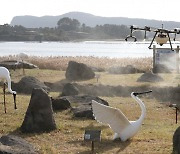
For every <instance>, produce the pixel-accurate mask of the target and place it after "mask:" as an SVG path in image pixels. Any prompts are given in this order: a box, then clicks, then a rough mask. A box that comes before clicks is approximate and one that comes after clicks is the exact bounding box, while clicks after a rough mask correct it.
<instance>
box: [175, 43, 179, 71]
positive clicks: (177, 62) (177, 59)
mask: <svg viewBox="0 0 180 154" xmlns="http://www.w3.org/2000/svg"><path fill="white" fill-rule="evenodd" d="M176 70H177V73H178V74H179V46H177V49H176Z"/></svg>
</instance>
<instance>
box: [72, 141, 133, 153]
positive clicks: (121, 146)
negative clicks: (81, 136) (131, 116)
mask: <svg viewBox="0 0 180 154" xmlns="http://www.w3.org/2000/svg"><path fill="white" fill-rule="evenodd" d="M69 143H70V144H75V145H77V144H80V145H81V146H85V147H87V148H86V150H85V151H80V152H78V153H79V154H89V153H92V149H91V147H92V143H91V142H87V141H71V142H69ZM130 144H131V140H128V141H126V142H122V141H120V140H118V141H113V140H107V139H102V140H101V141H100V142H94V153H104V152H108V151H110V150H112V149H116V150H114V152H115V153H121V152H123V151H124V150H125V149H126V147H128V146H129V145H130ZM87 149H89V150H87Z"/></svg>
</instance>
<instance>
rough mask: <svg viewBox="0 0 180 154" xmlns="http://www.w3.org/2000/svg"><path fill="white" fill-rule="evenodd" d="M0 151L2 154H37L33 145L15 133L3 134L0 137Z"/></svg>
mask: <svg viewBox="0 0 180 154" xmlns="http://www.w3.org/2000/svg"><path fill="white" fill-rule="evenodd" d="M0 153H2V154H23V153H26V154H38V152H37V151H36V149H35V147H34V146H33V145H31V144H30V143H28V142H27V141H26V140H24V139H22V138H21V137H18V136H15V135H5V136H2V137H1V138H0Z"/></svg>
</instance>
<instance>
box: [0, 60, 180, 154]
mask: <svg viewBox="0 0 180 154" xmlns="http://www.w3.org/2000/svg"><path fill="white" fill-rule="evenodd" d="M39 58H40V57H39ZM76 58H77V57H76ZM76 58H74V59H76ZM47 59H51V57H48V58H47ZM47 59H42V61H41V63H44V62H46V61H48V60H47ZM52 59H54V60H55V58H52ZM60 59H61V60H62V59H63V60H64V61H63V60H62V61H63V62H64V64H62V65H58V67H59V68H60V69H59V70H61V69H62V68H63V69H62V70H64V68H66V67H67V63H68V61H69V60H70V58H68V57H67V58H65V57H61V58H60ZM60 59H58V58H57V61H60ZM72 59H73V57H72ZM77 59H78V58H77ZM77 59H76V60H77ZM79 59H81V57H79ZM79 59H78V60H79ZM82 59H83V58H82ZM90 59H91V60H94V62H96V60H97V59H96V58H94V57H91V58H90ZM32 60H33V59H32ZM86 60H87V61H86ZM110 60H111V59H110ZM37 61H38V60H37ZM39 61H40V60H39ZM62 61H61V63H63V62H62ZM84 61H86V63H89V64H93V63H90V62H88V58H87V59H86V58H85V59H84ZM84 61H83V60H82V61H80V62H84ZM102 61H103V62H105V60H102ZM112 61H113V60H112ZM112 61H111V62H112ZM139 61H141V60H139ZM91 62H92V61H91ZM98 62H99V65H98V66H103V67H104V65H103V63H101V62H100V61H98ZM141 62H142V61H141ZM49 63H53V64H54V62H49ZM104 64H105V63H104ZM116 64H118V62H117V63H116ZM120 64H122V63H120ZM120 64H118V65H120ZM109 65H110V64H109ZM109 65H107V66H109ZM122 65H123V64H122ZM134 65H136V64H134ZM60 66H61V67H60ZM62 66H63V67H62ZM95 66H96V67H97V65H95ZM145 67H147V66H145ZM148 67H149V64H148ZM25 73H26V75H30V76H34V77H36V78H38V79H39V80H41V81H48V82H56V81H60V80H63V79H64V78H65V76H64V74H65V72H64V71H58V70H49V69H43V70H42V69H34V70H25ZM99 74H100V75H101V77H100V80H99V83H100V84H104V85H127V86H128V85H129V86H138V85H142V84H147V83H137V82H136V80H137V78H138V77H139V76H140V75H141V74H134V75H130V74H129V75H112V74H111V75H110V74H108V73H106V72H102V73H99ZM175 75H176V77H174V79H175V80H173V82H172V80H171V79H172V76H170V75H169V74H161V76H163V78H164V79H165V81H164V82H161V83H160V85H161V86H163V85H164V84H165V83H166V84H167V83H168V84H169V85H170V84H172V83H173V84H174V85H177V84H178V83H179V79H180V77H179V75H178V77H177V74H174V76H175ZM11 76H12V80H13V81H15V82H17V81H19V80H20V79H21V78H22V77H23V76H22V70H16V71H11ZM112 81H113V82H112ZM80 83H81V84H86V83H88V84H99V83H97V81H96V79H92V80H88V81H83V82H80ZM148 85H149V86H152V85H151V84H150V83H148ZM153 86H159V85H157V84H154V85H153ZM0 95H1V97H0V98H1V100H0V135H4V134H15V135H18V136H21V137H23V138H25V139H26V140H27V141H29V142H31V143H32V144H34V145H35V146H36V148H37V149H38V150H39V153H42V154H57V153H59V154H71V153H72V154H75V153H80V154H88V153H90V152H91V143H90V142H84V141H83V135H84V131H85V129H101V130H102V133H101V138H102V140H101V142H100V143H95V151H96V152H97V153H105V154H111V153H112V154H114V153H123V154H124V153H129V154H134V153H138V154H144V153H145V154H146V153H147V154H169V153H171V152H172V137H173V133H174V131H175V130H176V128H177V127H178V126H179V125H178V124H175V111H174V110H173V109H171V108H169V107H167V106H166V105H165V104H162V102H159V101H158V100H155V99H153V98H147V97H142V100H143V101H144V102H145V105H146V108H147V115H146V118H145V121H144V123H143V125H142V127H141V130H140V131H139V132H138V134H137V135H136V136H134V137H133V138H132V139H131V140H129V141H127V142H124V143H123V142H120V141H117V142H114V141H113V140H112V136H113V132H112V130H111V129H110V128H109V127H108V126H106V125H102V124H99V123H97V122H96V121H95V120H87V119H84V118H82V119H80V118H74V117H73V116H72V113H71V112H70V111H69V110H66V111H63V112H56V113H54V117H55V121H56V124H57V129H56V130H54V131H52V132H49V133H40V134H37V133H33V134H22V133H21V132H20V131H19V127H20V126H21V124H22V122H23V120H24V116H25V112H26V110H27V107H28V104H29V101H30V95H22V94H18V95H17V107H18V110H16V111H15V110H14V109H13V104H12V102H13V97H12V95H10V94H8V95H7V114H4V112H3V105H2V89H0ZM49 95H50V96H54V97H55V96H58V95H59V93H58V92H53V93H50V94H49ZM101 98H103V99H105V100H107V101H108V102H109V104H110V106H113V107H117V108H120V109H121V110H122V111H123V112H124V114H125V115H127V117H128V118H129V119H130V120H135V119H137V118H138V117H139V115H140V108H139V106H138V105H137V104H136V103H135V102H134V100H132V98H131V97H101Z"/></svg>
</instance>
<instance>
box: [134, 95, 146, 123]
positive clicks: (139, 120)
mask: <svg viewBox="0 0 180 154" xmlns="http://www.w3.org/2000/svg"><path fill="white" fill-rule="evenodd" d="M131 97H132V98H134V99H135V100H136V102H137V103H138V104H139V106H140V108H141V116H140V117H139V119H138V120H137V122H140V123H142V122H143V120H144V118H145V116H146V107H145V105H144V103H143V102H142V101H141V100H140V99H139V98H138V97H137V96H135V95H134V94H133V93H131Z"/></svg>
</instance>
